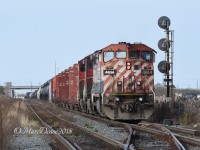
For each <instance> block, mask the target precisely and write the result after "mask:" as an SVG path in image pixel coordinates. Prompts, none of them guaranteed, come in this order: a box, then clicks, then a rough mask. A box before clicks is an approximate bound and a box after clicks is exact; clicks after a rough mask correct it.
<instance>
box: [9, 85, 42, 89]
mask: <svg viewBox="0 0 200 150" xmlns="http://www.w3.org/2000/svg"><path fill="white" fill-rule="evenodd" d="M10 89H12V90H29V89H30V90H33V89H36V90H37V89H39V86H11V87H10Z"/></svg>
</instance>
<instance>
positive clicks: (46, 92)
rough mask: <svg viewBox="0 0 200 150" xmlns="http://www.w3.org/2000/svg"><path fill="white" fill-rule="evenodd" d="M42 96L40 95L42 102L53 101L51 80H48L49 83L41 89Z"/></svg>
mask: <svg viewBox="0 0 200 150" xmlns="http://www.w3.org/2000/svg"><path fill="white" fill-rule="evenodd" d="M39 91H40V94H38V95H39V96H40V99H42V100H49V101H51V100H52V98H51V94H50V93H51V80H48V81H47V82H45V83H44V84H43V85H41V87H40V90H39Z"/></svg>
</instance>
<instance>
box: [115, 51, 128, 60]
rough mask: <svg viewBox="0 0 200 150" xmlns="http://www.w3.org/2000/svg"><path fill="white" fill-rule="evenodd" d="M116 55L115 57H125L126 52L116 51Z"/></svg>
mask: <svg viewBox="0 0 200 150" xmlns="http://www.w3.org/2000/svg"><path fill="white" fill-rule="evenodd" d="M116 57H117V58H126V52H125V51H117V52H116Z"/></svg>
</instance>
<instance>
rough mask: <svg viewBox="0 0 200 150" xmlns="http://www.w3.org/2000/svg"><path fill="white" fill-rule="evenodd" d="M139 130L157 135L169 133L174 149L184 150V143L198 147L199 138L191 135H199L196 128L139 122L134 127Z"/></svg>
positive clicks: (199, 144)
mask: <svg viewBox="0 0 200 150" xmlns="http://www.w3.org/2000/svg"><path fill="white" fill-rule="evenodd" d="M131 126H134V127H135V128H138V130H140V131H144V132H149V133H150V134H156V135H157V136H161V135H162V136H166V134H167V135H170V136H171V138H165V139H171V140H172V142H173V143H174V144H172V146H173V147H174V148H176V149H181V150H184V149H186V148H185V146H184V145H191V146H196V147H199V148H200V139H197V138H193V137H192V136H199V135H200V133H199V131H197V130H191V129H185V128H177V127H172V126H165V125H162V124H156V123H146V122H143V123H140V126H139V127H138V126H137V127H136V126H135V125H131Z"/></svg>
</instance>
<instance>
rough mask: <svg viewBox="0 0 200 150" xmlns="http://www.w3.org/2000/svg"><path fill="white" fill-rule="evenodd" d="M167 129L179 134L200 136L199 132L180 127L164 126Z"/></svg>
mask: <svg viewBox="0 0 200 150" xmlns="http://www.w3.org/2000/svg"><path fill="white" fill-rule="evenodd" d="M162 126H164V127H165V128H167V129H169V130H171V131H174V132H177V133H184V134H188V135H194V136H200V131H197V130H193V129H185V128H180V127H172V126H166V125H162Z"/></svg>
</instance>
